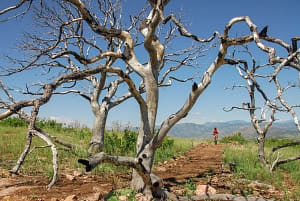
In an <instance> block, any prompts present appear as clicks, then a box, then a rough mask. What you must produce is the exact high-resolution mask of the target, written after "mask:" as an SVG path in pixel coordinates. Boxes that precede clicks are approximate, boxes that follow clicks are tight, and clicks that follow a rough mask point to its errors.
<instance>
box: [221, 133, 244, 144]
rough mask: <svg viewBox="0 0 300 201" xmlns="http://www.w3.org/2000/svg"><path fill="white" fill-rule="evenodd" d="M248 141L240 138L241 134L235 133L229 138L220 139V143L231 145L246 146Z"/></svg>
mask: <svg viewBox="0 0 300 201" xmlns="http://www.w3.org/2000/svg"><path fill="white" fill-rule="evenodd" d="M247 142H248V140H247V139H246V138H244V137H243V136H242V134H241V133H235V134H232V135H229V136H225V137H223V138H222V139H220V143H225V144H229V143H233V144H246V143H247Z"/></svg>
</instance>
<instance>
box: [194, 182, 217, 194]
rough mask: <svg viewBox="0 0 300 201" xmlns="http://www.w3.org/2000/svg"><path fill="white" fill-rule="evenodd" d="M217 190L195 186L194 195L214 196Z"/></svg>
mask: <svg viewBox="0 0 300 201" xmlns="http://www.w3.org/2000/svg"><path fill="white" fill-rule="evenodd" d="M216 193H217V190H216V189H215V188H213V187H211V186H209V185H202V184H200V185H197V187H196V191H195V194H196V195H206V194H210V195H213V194H216Z"/></svg>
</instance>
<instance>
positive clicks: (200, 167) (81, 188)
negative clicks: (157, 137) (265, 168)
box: [0, 144, 244, 201]
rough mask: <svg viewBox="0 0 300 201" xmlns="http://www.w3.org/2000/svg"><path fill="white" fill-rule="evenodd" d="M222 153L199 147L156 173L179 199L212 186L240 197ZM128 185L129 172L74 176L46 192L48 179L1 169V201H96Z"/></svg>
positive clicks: (218, 148) (159, 166)
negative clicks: (195, 188) (193, 189)
mask: <svg viewBox="0 0 300 201" xmlns="http://www.w3.org/2000/svg"><path fill="white" fill-rule="evenodd" d="M223 149H224V145H213V144H199V145H197V146H195V147H194V148H193V149H191V150H190V151H188V152H186V153H185V154H184V155H182V156H178V157H176V158H173V159H171V160H169V161H165V162H162V163H159V164H157V165H155V167H154V173H155V174H156V175H158V176H159V177H161V178H162V179H163V180H164V186H165V188H166V189H167V190H168V191H169V192H171V193H173V194H175V195H177V196H185V195H186V194H187V193H194V192H187V185H195V186H198V185H206V186H208V185H209V186H211V187H212V188H213V189H214V190H215V193H217V194H229V193H232V191H233V189H235V190H236V193H239V190H240V189H239V188H237V187H236V184H237V183H236V182H234V181H233V180H232V179H233V178H232V174H231V173H230V171H229V170H226V169H224V168H223V164H222V154H223ZM129 181H130V172H129V171H127V172H125V173H124V172H122V173H113V174H108V173H105V174H103V175H100V176H95V175H91V174H85V173H84V174H80V173H79V174H78V172H74V173H69V174H62V175H61V177H60V178H59V181H58V183H57V184H56V185H55V186H54V187H53V188H52V189H50V190H46V185H47V179H45V178H39V177H28V176H20V177H16V176H11V175H9V174H8V173H7V171H6V170H2V171H1V169H0V200H20V201H25V200H36V201H44V200H45V201H46V200H50V201H66V200H68V199H69V200H90V201H95V200H101V199H102V198H103V196H104V195H107V194H108V193H109V192H111V191H113V190H115V189H120V188H124V187H128V186H129ZM237 185H238V186H239V185H240V184H237ZM240 186H241V187H244V186H243V185H240ZM217 200H220V199H217ZM229 200H230V199H229Z"/></svg>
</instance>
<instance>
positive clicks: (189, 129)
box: [169, 120, 300, 138]
mask: <svg viewBox="0 0 300 201" xmlns="http://www.w3.org/2000/svg"><path fill="white" fill-rule="evenodd" d="M214 127H216V128H218V130H219V132H220V135H219V136H220V137H224V136H227V135H231V134H234V133H238V132H240V133H241V134H242V135H243V136H244V137H246V138H256V137H257V134H256V131H255V130H254V128H253V126H252V124H251V123H250V122H247V121H241V120H235V121H226V122H207V123H203V124H195V123H179V124H177V125H175V126H174V127H173V128H172V129H171V130H170V132H169V134H170V136H174V137H182V138H211V133H212V130H213V128H214ZM267 137H280V138H295V137H298V138H299V137H300V134H299V133H298V132H297V129H296V127H295V125H294V123H293V121H282V122H275V123H274V124H273V125H272V127H271V128H270V129H269V132H268V134H267Z"/></svg>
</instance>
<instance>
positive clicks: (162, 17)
mask: <svg viewBox="0 0 300 201" xmlns="http://www.w3.org/2000/svg"><path fill="white" fill-rule="evenodd" d="M53 2H55V3H56V6H58V7H59V8H60V9H57V10H56V9H51V6H49V7H47V3H49V1H47V0H42V1H34V0H29V1H28V0H25V1H24V0H21V1H19V3H18V4H16V5H13V6H11V7H8V8H5V9H2V10H1V11H0V16H6V15H7V14H10V13H12V15H13V16H14V15H15V12H16V11H19V10H20V11H19V12H17V13H18V14H17V15H26V13H27V12H29V11H31V10H35V14H36V16H37V17H38V18H40V17H41V16H40V15H43V14H44V18H43V20H42V21H40V22H41V25H43V26H44V27H52V28H53V32H52V33H51V34H52V36H54V38H53V37H51V38H49V37H44V38H41V37H38V36H35V35H30V34H26V35H25V36H24V37H28V39H30V41H31V44H30V45H24V46H23V50H24V51H25V50H26V48H27V50H30V52H31V53H32V52H33V51H32V50H37V51H36V52H35V54H33V55H31V57H30V60H28V59H27V60H20V59H14V60H13V61H15V64H16V65H15V66H13V67H11V68H9V69H4V70H3V71H1V74H0V75H1V76H6V77H9V76H12V75H14V74H17V73H22V72H24V71H27V70H32V69H34V70H36V71H39V70H40V71H42V70H44V69H45V68H46V69H47V72H52V71H54V74H48V75H51V78H49V77H48V78H49V79H45V80H43V83H39V85H33V86H35V87H36V88H35V89H37V90H35V91H33V89H28V90H27V89H26V90H27V93H29V94H32V95H33V96H32V98H24V100H16V98H15V97H14V93H10V90H9V88H8V87H7V85H6V83H4V82H1V85H0V87H1V99H0V101H1V102H0V107H1V114H0V119H4V118H7V117H9V116H11V115H13V114H17V115H19V116H20V118H21V119H23V120H24V121H27V122H28V123H29V125H28V143H26V146H27V147H26V148H25V151H24V152H23V154H24V155H25V156H26V154H27V153H26V150H27V149H28V147H30V139H31V137H32V136H37V137H40V138H42V139H43V140H44V141H46V143H47V144H48V145H49V146H50V148H51V150H52V153H53V170H54V172H55V174H54V175H55V176H54V178H53V179H52V182H51V185H53V183H54V182H55V180H56V175H57V159H56V157H57V150H56V147H55V144H54V143H53V142H52V141H53V139H52V138H51V136H49V135H48V134H47V133H45V132H43V131H41V130H40V129H39V128H37V126H36V120H37V117H38V115H39V110H41V109H42V107H43V105H45V104H47V103H49V102H51V98H52V97H53V96H54V95H63V94H65V93H77V94H79V95H81V96H82V97H84V98H85V99H87V100H88V102H89V103H90V104H91V107H92V109H93V113H94V115H95V114H96V115H95V116H97V114H98V113H99V114H100V116H101V115H103V117H104V118H105V117H106V115H107V114H108V113H109V109H110V108H111V107H113V106H115V105H114V104H116V103H117V104H116V107H119V106H120V105H119V103H120V102H122V101H126V99H128V98H129V97H131V98H132V99H134V100H135V101H136V103H137V105H138V107H139V113H140V126H139V132H138V139H137V142H136V146H137V153H136V156H135V157H128V156H114V155H109V154H107V153H105V149H103V148H101V146H102V144H101V139H100V138H99V136H101V135H102V134H100V135H98V134H97V136H96V134H95V135H93V137H95V138H97V139H96V140H95V139H92V141H91V142H92V143H93V142H95V143H97V144H98V145H99V146H100V148H99V149H98V148H96V149H95V150H96V151H95V152H96V153H95V152H93V151H91V153H92V155H91V156H90V157H88V158H85V159H79V160H78V162H79V163H81V164H83V165H85V167H86V171H91V170H92V169H93V168H95V167H96V166H98V165H100V164H102V163H111V164H115V165H122V166H127V167H131V168H132V169H133V179H132V187H133V188H134V189H135V190H137V191H139V192H142V193H143V194H144V195H145V196H146V197H147V198H149V199H151V198H153V197H158V198H165V195H166V194H165V193H164V191H163V189H162V188H163V186H162V185H161V181H160V179H159V178H158V177H157V176H155V175H153V174H152V166H153V159H154V155H155V152H156V150H157V149H158V148H159V147H160V145H161V144H162V141H163V139H164V138H165V137H166V136H167V134H168V132H169V131H170V129H171V128H172V127H173V126H174V125H175V124H176V123H177V122H179V121H180V120H181V119H183V118H185V117H186V116H187V115H188V113H189V112H190V111H191V109H192V108H193V106H194V105H195V103H196V101H197V100H198V98H199V97H200V96H201V94H202V93H203V92H204V91H205V90H206V89H209V88H208V86H209V84H210V83H211V80H212V77H213V76H214V74H215V73H216V72H217V71H218V70H219V69H220V68H221V67H222V66H225V65H233V66H238V67H237V68H238V72H240V73H241V76H242V78H243V79H246V80H247V81H249V82H250V83H251V84H250V90H249V91H250V97H252V93H253V91H251V90H253V89H254V88H255V89H257V90H258V91H259V92H260V90H259V85H258V84H257V85H256V83H255V81H256V80H255V79H254V78H253V77H251V76H252V75H253V73H255V72H253V71H252V72H251V70H249V69H247V67H246V63H245V62H243V61H242V60H243V58H237V57H236V56H234V57H233V56H232V54H229V51H230V50H229V48H231V47H241V46H245V45H247V44H252V45H254V46H256V47H257V51H261V52H262V53H264V54H265V57H266V60H268V64H269V66H271V68H272V70H273V71H274V73H273V74H272V76H271V77H267V78H269V79H271V80H272V81H273V80H276V77H277V75H279V74H280V73H281V72H282V71H283V69H284V68H286V67H288V68H293V69H295V70H296V71H299V69H300V65H299V58H298V55H299V52H300V50H299V49H298V48H297V45H296V44H297V42H296V43H293V44H292V45H289V44H288V43H286V42H284V41H282V40H280V39H278V38H273V37H271V36H268V35H267V34H264V33H262V32H261V31H260V30H259V29H258V27H257V26H256V25H255V23H254V22H253V21H252V20H251V18H250V17H248V16H238V17H235V18H233V19H231V20H230V21H229V22H228V23H227V24H226V26H225V27H224V30H223V31H222V32H215V33H213V34H212V35H211V37H209V38H207V39H205V38H201V37H200V36H197V34H194V33H190V32H189V31H188V29H187V27H185V26H184V24H182V23H181V21H180V20H179V19H180V18H179V17H178V16H175V15H174V14H172V13H168V12H167V9H168V4H172V3H173V1H169V0H158V1H153V0H149V1H146V2H145V3H147V4H148V7H147V6H146V7H145V8H144V10H142V12H141V13H140V15H137V16H136V17H132V16H129V22H130V23H129V24H130V25H129V27H127V28H122V27H121V24H122V23H121V24H119V22H120V21H121V19H123V18H125V16H124V15H122V14H121V13H118V12H112V13H114V14H113V15H111V12H110V11H108V10H106V9H109V8H113V7H114V8H118V6H119V4H120V3H121V1H116V2H115V3H116V4H114V2H113V1H95V2H94V1H81V0H65V1H53ZM49 5H51V4H50V3H49ZM91 5H93V6H91ZM105 5H108V7H105ZM96 8H97V9H99V10H100V12H96V11H95V9H96ZM119 8H120V7H119ZM58 10H60V11H59V12H58ZM47 13H48V14H49V15H47ZM96 13H97V14H99V16H98V15H97V14H96ZM117 13H118V15H115V14H117ZM45 16H49V20H48V21H47V18H45ZM54 16H58V17H56V18H55V19H54ZM52 20H53V21H52ZM237 23H244V24H245V25H246V26H247V27H248V28H249V30H248V34H245V35H241V36H234V37H233V36H232V35H235V33H230V31H231V28H232V27H233V26H235V24H237ZM4 25H5V24H1V26H4ZM162 30H164V31H166V34H165V36H166V37H165V38H164V37H160V35H159V34H160V32H161V31H162ZM29 31H30V30H29ZM86 33H88V34H87V35H85V34H86ZM137 35H140V36H141V37H142V40H137ZM175 35H176V39H183V40H188V41H190V42H191V43H190V44H197V46H198V47H197V46H188V47H190V48H188V47H187V48H186V49H183V50H182V52H173V53H169V52H168V47H169V46H168V45H167V42H168V40H171V39H173V38H174V36H175ZM266 41H268V42H271V43H276V44H279V45H280V46H282V47H284V48H286V49H287V56H286V57H284V58H283V57H280V56H278V55H276V49H275V47H271V46H269V45H266V44H265V42H266ZM38 42H39V43H38ZM213 42H214V43H216V44H217V48H218V50H217V54H216V55H215V58H214V59H213V61H212V62H211V63H210V64H209V65H208V66H206V67H205V69H204V70H203V71H204V73H203V75H202V76H201V77H200V78H197V79H196V78H195V79H193V78H194V77H193V76H194V74H193V73H191V76H190V77H188V78H186V79H184V80H183V79H180V78H176V76H174V75H172V73H173V72H174V71H176V70H177V69H179V68H183V67H185V66H189V65H193V57H194V58H197V57H198V56H199V54H201V53H202V52H201V51H203V48H199V47H203V44H210V43H213ZM267 44H269V43H267ZM102 47H105V48H102ZM141 49H142V50H143V51H144V52H145V53H146V56H143V57H142V56H141V55H140V54H139V51H141ZM195 50H197V51H195ZM183 53H184V55H185V56H184V57H180V56H181V55H183ZM195 55H196V56H195ZM170 56H172V57H173V58H175V57H176V56H178V58H177V59H170V60H172V61H176V62H175V63H173V65H171V67H170V66H167V65H166V63H167V62H168V58H170ZM145 57H146V58H145ZM17 64H19V66H18V65H17ZM175 64H176V65H175ZM194 65H195V63H194ZM57 69H58V70H57ZM43 72H44V71H43ZM53 75H54V76H53ZM107 78H109V79H107ZM185 80H193V84H191V86H190V91H189V94H188V96H187V97H186V100H185V102H184V103H183V104H182V106H181V107H180V108H178V110H177V111H174V113H173V114H170V115H169V116H168V117H167V118H166V119H165V120H164V121H163V122H162V123H161V125H160V126H159V129H157V130H156V129H155V126H156V125H157V112H158V109H159V108H158V100H159V93H160V87H161V86H170V85H172V81H185ZM87 82H88V83H89V84H91V85H89V86H92V87H91V88H92V90H91V92H90V93H88V91H85V90H83V89H84V88H81V89H80V90H79V88H78V87H79V86H80V84H82V85H81V86H83V85H84V84H86V83H87ZM121 85H122V86H125V87H126V88H127V89H128V92H127V93H125V95H124V94H123V95H122V94H118V98H115V95H116V94H115V92H116V90H117V89H118V87H121ZM84 86H86V85H84ZM252 87H253V88H252ZM26 90H25V91H26ZM86 90H88V89H87V88H86ZM104 90H107V91H108V92H107V93H104V92H103V91H104ZM101 93H104V94H101ZM260 93H261V94H262V95H263V94H264V93H263V92H260ZM279 94H280V93H279ZM2 97H3V98H2ZM24 97H25V96H24ZM100 97H102V100H101V99H100ZM114 98H115V99H114ZM278 99H279V100H280V95H278ZM99 100H101V101H100V102H99ZM114 101H115V102H114ZM281 101H284V99H283V98H282V100H281ZM265 102H266V104H267V106H270V107H271V109H274V110H275V109H277V108H276V107H275V106H274V104H272V102H271V100H270V99H269V98H266V99H265ZM286 106H288V105H286ZM25 108H30V109H31V113H30V114H27V113H25V110H24V109H25ZM243 108H244V109H246V110H248V111H249V112H250V114H251V115H252V112H253V111H254V109H255V108H256V105H251V104H247V105H245V106H243ZM290 111H291V110H290ZM290 111H289V112H290ZM251 117H252V123H253V125H254V126H256V125H257V123H258V121H259V120H258V119H257V118H256V117H255V116H254V115H252V116H251ZM271 120H273V119H272V118H271ZM95 121H96V122H95V124H98V123H99V121H101V120H100V119H97V118H95ZM103 123H104V124H103V125H101V124H98V126H96V127H94V129H95V132H96V131H99V130H103V129H105V124H106V122H105V121H103ZM100 133H103V132H102V131H101V132H100ZM264 135H265V133H264V132H262V133H261V134H259V135H258V141H261V143H262V145H263V140H264ZM93 140H95V141H93ZM259 155H260V156H261V157H260V158H262V159H263V157H264V153H259ZM20 159H21V160H20V163H21V161H22V160H24V159H25V158H22V157H20ZM51 185H49V187H50V186H51Z"/></svg>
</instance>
